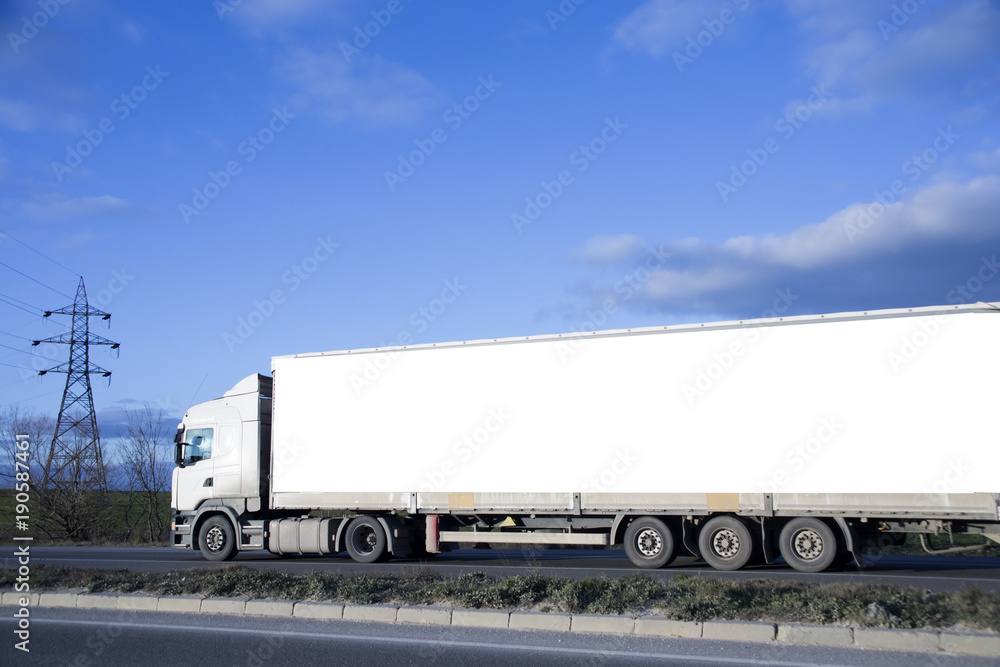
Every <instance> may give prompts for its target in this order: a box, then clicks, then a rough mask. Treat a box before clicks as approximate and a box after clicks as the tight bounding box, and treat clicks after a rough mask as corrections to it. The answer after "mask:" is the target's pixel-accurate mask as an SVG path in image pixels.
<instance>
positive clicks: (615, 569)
mask: <svg viewBox="0 0 1000 667" xmlns="http://www.w3.org/2000/svg"><path fill="white" fill-rule="evenodd" d="M13 551H14V548H13V547H8V548H7V549H5V550H4V553H3V558H2V561H3V566H4V567H16V566H17V563H16V559H15V558H14V557H13ZM230 562H232V563H236V564H239V565H246V566H247V567H253V568H257V569H266V570H283V571H285V572H309V571H312V570H317V569H318V570H323V571H326V572H331V573H339V574H342V575H346V576H350V575H355V574H376V573H377V574H405V573H409V572H415V571H422V572H427V571H428V570H429V571H432V572H435V573H437V574H441V575H446V576H457V575H460V574H464V573H466V572H477V571H479V572H485V573H487V574H489V575H493V576H507V575H512V574H524V573H526V572H534V571H538V572H540V573H542V574H545V575H548V576H552V577H570V578H586V577H600V576H607V577H623V576H627V575H630V574H636V573H642V574H646V575H648V576H651V577H654V578H657V579H670V578H672V577H673V576H675V575H676V574H678V573H682V572H683V573H686V574H689V575H692V576H712V577H719V578H722V579H748V578H759V577H768V578H775V579H781V580H793V581H812V582H819V583H832V582H853V583H866V584H898V585H901V586H915V587H918V588H921V589H927V590H934V591H949V590H961V589H965V588H976V589H979V590H981V591H984V592H1000V558H984V557H979V556H965V557H962V556H878V557H871V558H869V563H868V567H866V568H865V569H864V570H858V568H857V566H855V565H849V566H846V567H844V568H841V569H839V570H833V571H828V572H823V573H820V574H803V573H801V572H796V571H794V570H792V569H790V568H788V567H785V566H783V565H774V566H762V567H751V568H747V569H745V570H741V571H739V572H719V571H717V570H713V569H712V568H710V567H708V566H707V565H705V564H704V563H701V562H695V561H692V559H678V560H677V561H675V563H674V564H673V565H671V566H670V567H667V568H664V569H662V570H639V569H636V568H634V567H633V566H632V564H631V563H629V561H628V559H627V558H626V557H625V553H624V552H623V551H621V550H585V549H584V550H576V549H541V550H517V549H506V550H489V549H461V550H457V551H452V552H449V553H443V554H440V555H438V556H435V557H433V558H430V559H424V560H420V559H399V560H392V561H389V562H388V563H380V564H371V565H366V564H362V563H355V562H354V561H352V560H350V559H349V558H348V557H347V555H346V554H339V555H333V556H322V557H319V556H291V557H279V556H275V555H273V554H270V553H268V552H266V551H252V552H244V553H240V554H239V555H238V556H237V557H236V559H235V560H233V561H230ZM42 564H44V565H49V566H63V567H79V568H99V569H127V570H132V571H143V572H167V571H170V570H177V569H187V568H192V567H221V566H223V565H225V564H226V563H213V562H209V561H206V560H204V559H203V558H202V557H201V555H200V554H199V553H198V552H195V551H189V550H183V549H174V548H169V547H39V546H33V547H31V565H32V567H37V566H38V565H42Z"/></svg>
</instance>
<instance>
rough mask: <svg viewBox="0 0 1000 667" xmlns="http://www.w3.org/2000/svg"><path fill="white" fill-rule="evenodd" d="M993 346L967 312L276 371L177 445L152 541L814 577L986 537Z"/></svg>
mask: <svg viewBox="0 0 1000 667" xmlns="http://www.w3.org/2000/svg"><path fill="white" fill-rule="evenodd" d="M998 342H1000V303H992V304H986V303H977V304H969V305H948V306H938V307H929V308H911V309H895V310H881V311H871V312H854V313H839V314H830V315H808V316H799V317H777V318H770V319H759V320H742V321H732V322H717V323H708V324H685V325H677V326H663V327H651V328H642V329H627V330H615V331H599V332H581V333H571V334H561V335H544V336H529V337H523V338H504V339H493V340H474V341H464V342H455V343H438V344H426V345H410V346H401V347H390V348H374V349H362V350H343V351H336V352H322V353H316V354H297V355H289V356H280V357H275V358H274V359H273V360H272V367H271V370H272V376H273V380H272V377H267V376H263V375H251V376H250V377H248V378H246V379H244V380H243V381H241V382H239V383H238V384H237V385H236V386H235V387H233V388H232V389H231V390H230V391H228V392H227V393H226V394H225V395H224V396H223V397H221V398H218V399H216V400H213V401H209V402H207V403H202V404H200V405H196V406H194V407H191V408H190V409H189V410H188V411H187V413H186V414H185V416H184V421H183V423H181V424H180V425H179V426H178V431H177V436H176V439H175V442H176V443H177V444H176V452H175V454H176V462H177V466H178V467H177V468H175V470H174V471H173V491H172V499H171V507H172V510H173V524H172V528H171V532H172V535H171V539H172V544H173V545H174V546H176V547H182V548H189V549H191V548H193V549H197V550H200V551H201V553H202V554H203V555H204V557H206V558H208V559H210V560H225V559H230V558H232V557H233V556H235V554H236V553H237V552H238V551H245V550H254V549H268V550H270V551H271V552H273V553H276V554H336V553H339V552H341V551H344V550H346V551H347V553H348V554H350V556H351V557H352V558H353V559H355V560H356V561H360V562H376V561H381V560H384V559H387V558H390V557H393V556H395V557H400V556H412V557H424V556H427V555H429V554H434V553H438V552H440V551H441V550H442V549H448V548H451V547H454V546H457V545H463V544H464V545H470V544H487V545H492V546H497V545H501V546H502V545H526V544H551V545H591V546H609V545H618V544H622V545H624V550H625V552H626V554H627V555H628V557H629V559H630V560H631V561H632V562H633V563H634V564H635V565H636V566H638V567H641V568H656V567H663V566H665V565H667V564H668V563H670V562H671V561H672V560H673V559H674V558H675V557H676V556H677V555H680V554H684V555H689V554H690V555H694V556H700V557H701V558H703V559H704V560H705V561H706V562H707V563H708V564H710V565H711V566H712V567H715V568H718V569H723V570H734V569H738V568H741V567H743V566H744V565H747V564H748V563H773V562H774V561H775V560H776V559H777V558H778V555H779V554H780V556H781V557H783V558H784V561H785V562H786V563H787V564H788V565H790V566H791V567H793V568H795V569H797V570H800V571H804V572H819V571H822V570H824V569H826V568H828V567H830V566H831V565H834V564H836V563H843V562H847V561H849V560H850V559H851V558H854V559H856V560H857V561H858V563H859V564H863V561H862V557H861V553H860V552H861V550H862V548H863V547H864V546H866V545H869V544H871V543H873V542H876V541H881V542H883V543H885V541H887V540H889V541H896V540H899V539H901V538H904V537H905V536H906V534H907V533H919V534H920V535H921V539H924V536H926V535H954V534H959V533H968V534H977V535H980V536H982V538H983V541H984V542H985V541H986V540H987V539H992V540H994V541H1000V429H998V428H997V425H996V420H995V417H996V415H997V406H998V405H1000V385H998V378H1000V352H998V347H997V345H998ZM925 546H926V542H925Z"/></svg>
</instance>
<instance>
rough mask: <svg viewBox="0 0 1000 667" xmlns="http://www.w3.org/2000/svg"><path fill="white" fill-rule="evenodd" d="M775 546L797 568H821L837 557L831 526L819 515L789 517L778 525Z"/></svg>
mask: <svg viewBox="0 0 1000 667" xmlns="http://www.w3.org/2000/svg"><path fill="white" fill-rule="evenodd" d="M778 548H779V549H780V550H781V555H782V556H783V557H784V559H785V562H786V563H788V564H789V565H791V566H792V568H794V569H796V570H798V571H799V572H822V571H823V570H825V569H827V568H828V567H830V566H831V565H833V563H834V561H836V559H837V554H838V553H839V552H840V546H839V545H838V544H837V536H836V534H834V532H833V529H832V528H830V526H828V525H826V523H824V522H823V521H821V520H820V519H812V518H799V519H792V520H791V521H789V522H788V523H787V524H785V527H784V528H782V529H781V536H780V537H779V538H778Z"/></svg>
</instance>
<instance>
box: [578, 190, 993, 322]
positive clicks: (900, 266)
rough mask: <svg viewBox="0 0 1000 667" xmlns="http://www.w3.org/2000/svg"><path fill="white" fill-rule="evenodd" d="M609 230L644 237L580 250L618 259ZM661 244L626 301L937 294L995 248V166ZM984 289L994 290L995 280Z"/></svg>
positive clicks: (685, 303)
mask: <svg viewBox="0 0 1000 667" xmlns="http://www.w3.org/2000/svg"><path fill="white" fill-rule="evenodd" d="M616 239H628V242H627V245H628V247H630V248H631V247H644V246H645V245H646V243H644V242H643V241H641V240H639V239H638V238H637V237H633V236H629V235H623V236H619V237H597V239H591V241H589V242H588V244H587V246H585V248H584V249H583V250H582V251H581V253H580V254H581V255H588V256H589V257H590V258H591V259H592V260H594V262H596V261H597V260H598V259H600V258H601V257H604V259H605V261H604V263H605V264H607V265H611V264H613V263H616V262H617V261H618V260H619V259H620V253H616V252H614V250H615V248H617V247H619V246H620V245H623V243H622V244H620V243H618V242H616V241H615V240H616ZM649 245H653V246H659V245H660V244H658V243H649ZM665 248H666V249H667V250H669V252H670V254H671V256H670V260H669V261H668V265H667V266H663V267H660V268H657V269H655V270H654V271H653V272H652V275H651V277H650V279H649V280H648V281H647V282H646V284H645V285H644V286H643V287H642V290H641V291H640V294H639V298H637V299H635V301H634V303H633V304H632V305H637V306H640V307H649V306H653V307H657V308H660V309H663V310H670V311H672V312H678V311H680V312H696V311H703V310H707V311H711V312H731V313H737V314H740V313H745V309H746V307H747V305H748V303H747V302H748V301H749V305H750V306H751V310H752V309H753V308H757V310H759V309H760V307H761V306H760V305H759V304H761V303H766V301H767V299H768V298H769V295H771V294H772V293H773V291H774V290H775V289H779V288H785V287H788V286H793V287H794V288H795V290H796V291H797V292H798V293H800V294H805V295H806V296H810V297H812V301H811V303H813V304H814V308H815V309H816V310H820V311H822V310H833V309H836V308H837V307H839V306H838V305H837V304H839V303H841V302H844V301H845V300H847V301H849V300H850V299H851V298H853V299H854V303H855V304H857V303H862V304H866V303H869V302H867V301H866V299H876V298H882V299H890V300H891V299H897V300H899V299H904V300H905V299H909V300H910V301H913V302H916V301H921V300H922V301H924V302H925V303H927V304H932V303H943V302H944V301H945V294H946V293H947V288H948V286H949V284H950V283H949V282H948V281H949V280H953V278H951V277H950V276H961V275H965V274H967V273H968V271H969V270H970V268H969V267H970V266H971V267H973V268H974V267H975V266H976V265H977V263H978V262H979V261H980V259H981V256H983V255H984V254H985V255H992V254H994V253H996V251H997V250H998V249H1000V175H992V176H984V177H980V178H977V179H974V180H971V181H969V182H966V183H940V184H936V185H931V186H928V187H926V188H924V189H923V190H920V191H917V192H915V193H914V194H913V195H912V196H911V197H909V198H907V199H904V200H903V201H898V202H895V203H891V204H889V205H888V206H885V207H883V206H882V205H881V204H879V203H878V202H864V203H856V204H852V205H851V206H848V207H846V208H844V209H843V210H840V211H837V212H835V213H834V214H832V215H831V216H829V217H828V218H827V219H826V220H823V221H821V222H816V223H811V224H806V225H803V226H801V227H799V228H798V229H796V230H794V231H793V232H791V233H789V234H784V235H762V236H736V237H731V238H729V239H726V240H725V241H722V242H719V243H711V242H706V241H701V240H699V239H684V240H680V241H675V242H672V243H667V244H666V245H665ZM601 251H604V254H603V255H602V252H601ZM990 289H991V290H994V291H995V292H996V294H997V297H995V298H1000V280H997V284H996V285H992V286H991V287H990ZM584 293H585V295H586V296H587V298H589V299H590V300H591V301H593V302H595V303H597V302H600V300H601V299H604V298H607V297H608V295H609V293H610V291H609V286H608V285H603V284H600V283H597V284H595V285H593V286H591V287H590V288H589V289H587V290H584ZM910 305H917V304H915V303H911V304H910ZM872 307H874V306H872ZM741 308H742V309H744V310H741Z"/></svg>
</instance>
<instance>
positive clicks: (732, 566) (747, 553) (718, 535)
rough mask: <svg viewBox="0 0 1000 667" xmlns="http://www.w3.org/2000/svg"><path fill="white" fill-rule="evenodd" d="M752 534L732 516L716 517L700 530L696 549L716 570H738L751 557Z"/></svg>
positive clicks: (753, 546)
mask: <svg viewBox="0 0 1000 667" xmlns="http://www.w3.org/2000/svg"><path fill="white" fill-rule="evenodd" d="M754 548H755V544H754V540H753V533H751V532H750V529H749V528H747V525H746V524H745V523H743V522H742V521H740V520H739V519H737V518H736V517H732V516H717V517H715V518H713V519H711V520H709V522H708V523H706V524H705V527H704V528H702V529H701V533H699V535H698V549H699V550H700V551H701V557H702V558H704V559H705V562H706V563H708V564H709V565H711V566H712V567H713V568H715V569H716V570H725V571H731V570H739V569H740V568H742V567H743V566H745V565H746V564H747V563H749V562H750V559H751V558H752V557H753V553H754Z"/></svg>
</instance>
